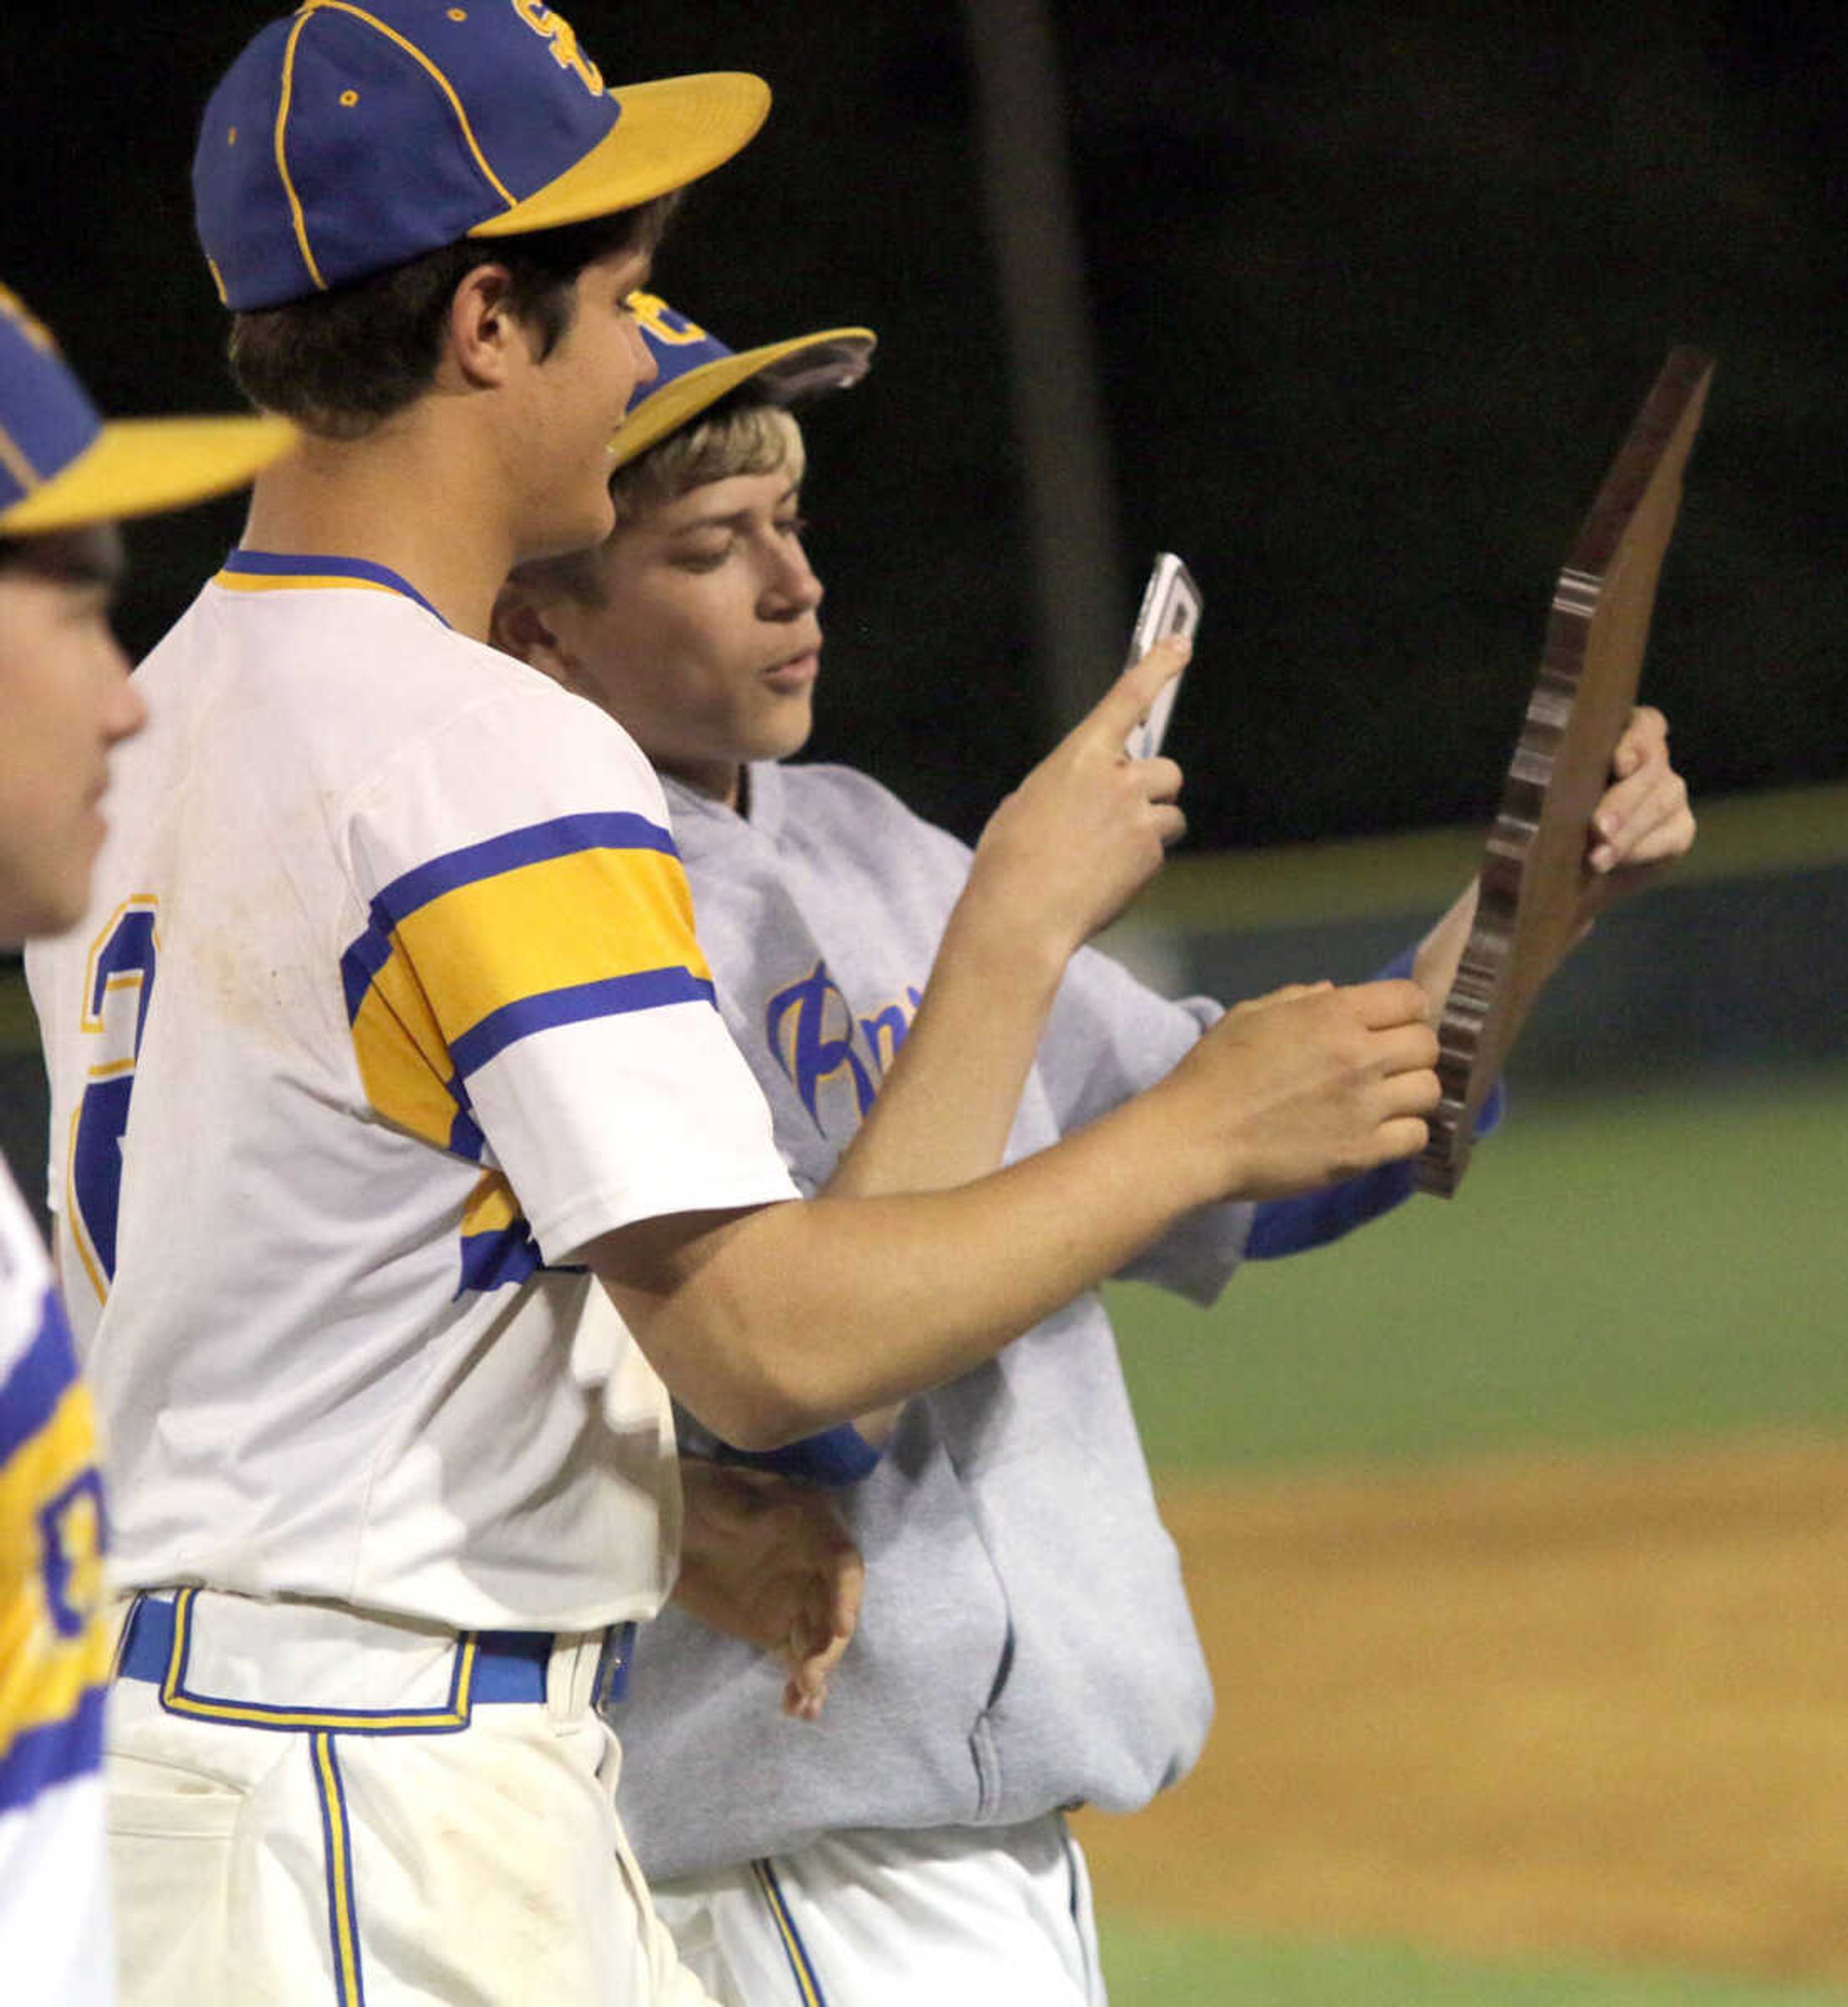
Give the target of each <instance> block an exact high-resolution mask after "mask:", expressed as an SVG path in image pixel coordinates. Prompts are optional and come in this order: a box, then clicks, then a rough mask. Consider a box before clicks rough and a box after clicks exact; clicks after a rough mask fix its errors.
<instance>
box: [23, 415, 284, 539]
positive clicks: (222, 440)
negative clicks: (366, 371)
mask: <svg viewBox="0 0 1848 2007" xmlns="http://www.w3.org/2000/svg"><path fill="white" fill-rule="evenodd" d="M297 436H298V435H297V432H296V430H295V428H294V426H293V425H291V424H290V423H289V422H288V420H287V418H118V419H115V420H113V421H111V422H110V423H108V424H106V425H104V427H103V429H102V431H101V432H100V433H99V434H98V435H97V438H96V439H95V440H94V441H93V443H92V444H90V446H87V447H86V448H85V449H84V450H83V452H82V453H79V454H78V456H77V457H76V459H75V460H72V461H71V462H70V463H69V465H68V466H65V467H62V468H61V469H60V470H59V471H58V472H57V473H56V474H53V475H52V477H51V479H50V480H49V481H43V482H41V484H40V485H39V486H37V488H35V489H33V491H32V492H31V493H30V495H26V496H21V498H20V499H19V500H18V501H17V502H16V503H14V504H13V505H12V507H11V508H10V509H9V510H6V511H5V513H3V514H0V533H3V534H6V535H8V536H37V535H39V534H42V533H44V532H45V531H51V530H72V529H76V528H79V527H81V526H82V525H83V524H88V523H108V522H113V521H115V520H116V519H117V518H118V517H123V516H146V515H150V514H152V513H153V512H154V511H155V510H160V509H177V508H181V507H183V506H185V504H186V503H189V502H203V501H206V500H208V499H210V497H211V496H214V495H223V494H225V493H227V492H229V491H230V490H231V489H234V488H242V487H243V486H245V485H246V483H248V482H249V481H250V480H252V478H254V477H255V476H256V474H259V473H260V472H261V471H263V468H265V467H267V466H268V465H269V464H270V462H271V461H272V460H279V459H280V457H282V455H283V454H284V453H287V451H288V450H289V448H290V447H291V446H293V445H294V443H295V440H296V438H297Z"/></svg>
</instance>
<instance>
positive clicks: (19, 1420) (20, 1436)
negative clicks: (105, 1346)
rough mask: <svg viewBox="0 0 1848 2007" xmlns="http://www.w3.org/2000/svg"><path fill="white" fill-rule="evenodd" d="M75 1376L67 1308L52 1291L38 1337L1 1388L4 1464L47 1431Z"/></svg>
mask: <svg viewBox="0 0 1848 2007" xmlns="http://www.w3.org/2000/svg"><path fill="white" fill-rule="evenodd" d="M76 1377H77V1353H76V1346H74V1345H73V1344H72V1342H71V1328H70V1326H69V1324H66V1323H65V1317H64V1306H63V1304H62V1303H60V1302H59V1301H58V1293H57V1292H56V1290H55V1289H47V1290H46V1291H45V1293H44V1300H43V1303H41V1307H40V1310H39V1322H38V1335H37V1337H36V1338H34V1339H33V1341H32V1342H31V1343H30V1345H29V1346H27V1347H26V1350H25V1352H24V1353H23V1354H22V1355H21V1356H20V1358H19V1361H18V1363H16V1365H15V1366H14V1367H13V1369H12V1371H11V1372H10V1373H9V1374H7V1376H6V1384H5V1386H4V1387H0V1463H5V1462H6V1461H7V1459H9V1458H10V1457H11V1456H12V1455H13V1453H14V1451H16V1450H17V1449H18V1448H19V1447H20V1445H21V1444H23V1443H26V1442H29V1441H30V1440H31V1439H32V1437H34V1436H35V1435H37V1434H38V1432H39V1430H41V1429H42V1428H43V1427H44V1426H45V1424H46V1423H47V1422H48V1421H49V1420H51V1416H52V1415H53V1413H55V1410H56V1409H57V1406H58V1402H60V1401H62V1399H64V1397H65V1394H66V1393H67V1392H68V1391H69V1390H70V1388H71V1387H72V1384H74V1383H75V1381H76Z"/></svg>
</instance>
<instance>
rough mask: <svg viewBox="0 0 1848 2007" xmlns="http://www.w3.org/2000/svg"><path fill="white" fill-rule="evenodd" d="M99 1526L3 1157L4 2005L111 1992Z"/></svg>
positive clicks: (105, 1647)
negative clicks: (102, 1771) (102, 1767)
mask: <svg viewBox="0 0 1848 2007" xmlns="http://www.w3.org/2000/svg"><path fill="white" fill-rule="evenodd" d="M103 1531H104V1514H103V1495H102V1487H101V1482H100V1480H98V1477H97V1464H96V1429H95V1423H94V1420H93V1415H92V1412H91V1408H90V1395H89V1392H88V1390H87V1389H86V1388H85V1386H84V1384H83V1381H81V1380H80V1379H79V1377H78V1376H77V1361H76V1353H74V1352H73V1350H72V1346H71V1335H70V1330H69V1326H68V1325H67V1324H65V1319H64V1314H63V1312H62V1310H60V1308H59V1307H58V1298H57V1296H56V1295H55V1293H54V1292H53V1290H52V1288H51V1268H50V1265H49V1264H48V1262H47V1261H46V1260H45V1254H44V1249H43V1248H42V1247H41V1246H40V1245H39V1240H38V1235H37V1231H36V1230H35V1229H34V1226H33V1224H32V1222H31V1219H30V1217H29V1215H27V1213H26V1208H25V1205H24V1204H23V1202H22V1201H21V1200H20V1197H19V1194H18V1192H17V1191H16V1190H14V1188H13V1183H12V1178H11V1177H10V1176H9V1175H8V1173H7V1170H6V1167H5V1164H4V1163H3V1162H0V1972H3V1973H5V1975H6V1979H5V1984H6V1991H7V1997H8V1998H9V1999H19V2000H22V2001H25V2000H44V2001H51V2000H55V2001H58V2002H62V2003H65V2007H104V2003H106V2002H109V2001H111V2000H113V1999H114V1998H115V1986H114V1966H113V1959H112V1957H111V1945H110V1937H109V1908H108V1885H107V1882H106V1880H105V1878H104V1857H103V1788H102V1778H101V1774H100V1772H99V1765H100V1764H101V1760H102V1739H103V1692H104V1683H105V1681H107V1679H108V1673H109V1643H108V1631H107V1628H106V1626H105V1625H104V1621H103V1580H102V1568H103V1564H102V1541H103Z"/></svg>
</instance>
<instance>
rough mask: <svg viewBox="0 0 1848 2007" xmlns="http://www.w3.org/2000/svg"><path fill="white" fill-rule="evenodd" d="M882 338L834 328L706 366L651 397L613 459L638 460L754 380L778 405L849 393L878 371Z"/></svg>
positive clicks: (626, 426)
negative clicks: (762, 382)
mask: <svg viewBox="0 0 1848 2007" xmlns="http://www.w3.org/2000/svg"><path fill="white" fill-rule="evenodd" d="M876 339H877V337H876V336H875V335H874V334H873V330H871V329H870V328H868V327H831V328H829V329H828V330H827V331H826V332H825V333H821V334H799V335H797V336H796V337H795V338H794V339H793V340H789V341H773V342H770V343H768V344H766V345H765V346H764V347H762V348H746V349H743V350H741V351H739V353H738V354H735V355H726V356H721V358H719V360H718V362H707V363H704V364H702V365H700V368H698V369H689V370H688V371H687V372H686V375H685V376H676V377H675V379H674V380H673V382H672V383H668V384H665V385H663V386H662V387H661V389H660V390H656V391H653V392H651V393H650V394H649V396H648V397H647V398H646V399H645V400H644V402H643V403H642V404H640V405H639V406H638V407H637V409H636V410H635V411H634V412H633V413H632V414H630V416H629V417H628V418H625V419H624V420H623V421H622V429H620V430H619V432H617V434H616V436H615V438H614V439H612V440H611V441H610V443H609V450H610V457H611V458H612V460H614V461H615V464H616V465H618V466H619V467H620V466H622V465H623V464H625V463H626V462H627V461H629V460H634V459H636V458H637V457H639V456H640V455H641V454H643V453H646V452H647V450H648V449H649V447H650V446H654V445H657V444H658V443H659V442H660V441H661V440H662V439H665V438H666V437H667V436H668V433H669V432H675V431H677V430H678V429H679V427H680V426H682V425H685V424H686V422H687V420H688V419H689V418H697V416H698V415H699V414H700V412H701V411H704V410H705V409H706V408H707V406H708V405H710V404H717V403H718V400H720V398H721V397H728V396H729V395H730V394H731V393H732V391H734V390H736V389H738V387H739V385H741V384H743V383H749V382H750V381H751V379H753V377H757V376H762V377H764V378H767V379H768V381H767V383H766V386H765V387H766V389H767V390H768V391H769V392H770V394H771V397H773V398H774V399H776V400H778V402H781V401H783V400H785V398H787V399H788V400H791V401H794V400H795V399H797V398H799V397H802V396H804V395H806V394H807V393H809V392H810V391H817V390H845V388H846V387H847V386H848V384H850V383H858V382H859V380H860V379H861V378H862V376H865V375H866V372H867V371H868V370H869V369H870V368H871V367H872V365H873V344H874V343H875V341H876ZM804 362H809V365H810V366H809V368H807V369H804V368H803V367H802V364H803V363H804ZM779 379H780V380H779Z"/></svg>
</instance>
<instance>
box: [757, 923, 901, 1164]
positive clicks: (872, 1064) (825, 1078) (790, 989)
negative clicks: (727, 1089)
mask: <svg viewBox="0 0 1848 2007" xmlns="http://www.w3.org/2000/svg"><path fill="white" fill-rule="evenodd" d="M921 1002H922V992H920V991H919V990H918V989H915V988H912V989H907V990H906V992H905V1001H904V1002H902V1003H888V1004H887V1006H886V1007H885V1008H884V1009H883V1010H881V1011H875V1012H874V1013H873V1014H872V1015H871V1016H870V1017H866V1018H855V1016H854V1014H853V1010H852V1006H851V1005H850V1004H849V1003H848V1000H847V999H846V996H845V995H844V994H843V993H842V992H841V988H840V986H839V985H838V983H837V982H835V981H834V978H833V977H832V976H831V975H829V973H828V970H827V963H826V962H825V961H817V962H816V965H815V966H814V967H813V968H812V969H810V970H809V972H808V974H807V975H805V976H803V977H802V979H800V980H799V982H792V983H789V984H788V985H787V986H785V987H784V988H783V989H779V990H778V991H777V992H776V993H775V994H774V996H772V997H771V1000H770V1002H769V1003H768V1004H767V1006H766V1007H765V1010H764V1031H765V1032H766V1034H767V1035H768V1038H769V1040H770V1049H771V1051H772V1052H773V1053H775V1054H776V1056H777V1061H778V1064H779V1065H780V1066H781V1067H782V1069H783V1071H784V1072H785V1073H786V1074H788V1076H789V1078H790V1081H791V1082H792V1085H794V1087H795V1091H796V1093H797V1094H798V1095H799V1096H800V1097H801V1099H802V1106H803V1107H805V1108H806V1109H807V1110H808V1111H809V1117H810V1119H811V1120H813V1123H814V1124H815V1126H816V1128H817V1129H819V1130H821V1131H822V1133H823V1134H824V1135H825V1134H827V1129H828V1124H827V1120H825V1118H824V1116H823V1111H822V1106H821V1098H822V1090H823V1088H824V1087H825V1086H826V1085H827V1083H828V1082H829V1081H831V1080H835V1079H845V1081H847V1082H848V1084H849V1085H851V1087H852V1092H853V1100H854V1106H853V1109H852V1121H851V1122H850V1123H849V1124H848V1130H847V1133H848V1134H851V1133H852V1129H853V1128H855V1127H858V1125H859V1122H860V1120H862V1118H863V1117H864V1116H865V1115H866V1111H867V1110H868V1109H869V1108H871V1106H873V1097H874V1096H875V1095H876V1094H877V1093H878V1092H879V1082H880V1080H881V1078H883V1076H884V1074H885V1071H886V1069H887V1067H890V1064H891V1063H892V1061H893V1060H894V1057H895V1056H897V1054H898V1048H899V1047H900V1046H901V1045H903V1044H904V1043H905V1034H906V1033H907V1032H908V1031H909V1030H910V1029H911V1021H912V1018H913V1017H915V1015H916V1014H917V1009H918V1006H919V1003H921ZM859 1042H864V1044H865V1046H866V1054H865V1055H862V1053H861V1051H860V1050H859Z"/></svg>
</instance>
